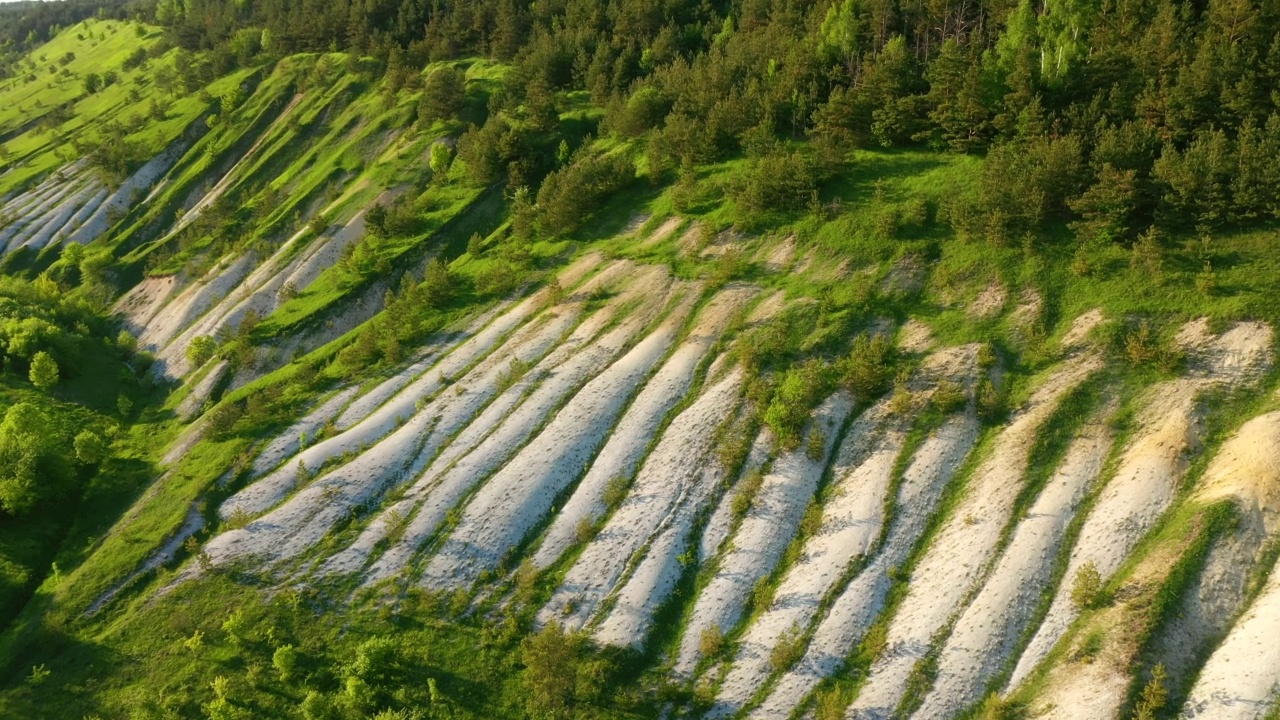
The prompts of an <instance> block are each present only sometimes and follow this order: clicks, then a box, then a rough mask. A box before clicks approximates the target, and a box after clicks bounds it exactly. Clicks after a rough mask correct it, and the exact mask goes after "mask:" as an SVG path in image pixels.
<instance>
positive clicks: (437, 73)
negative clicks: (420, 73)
mask: <svg viewBox="0 0 1280 720" xmlns="http://www.w3.org/2000/svg"><path fill="white" fill-rule="evenodd" d="M466 81H467V79H466V75H464V74H463V72H462V70H460V69H458V68H456V67H452V66H450V67H441V68H436V69H435V70H432V71H431V74H430V75H427V78H426V80H424V81H423V83H422V99H421V100H419V102H418V121H419V122H421V123H422V124H423V125H430V124H431V123H433V122H435V121H436V120H451V119H453V118H455V117H457V116H458V113H459V112H460V111H461V110H462V104H463V102H464V101H465V100H466Z"/></svg>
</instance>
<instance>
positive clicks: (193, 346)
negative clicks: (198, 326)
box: [186, 335, 218, 370]
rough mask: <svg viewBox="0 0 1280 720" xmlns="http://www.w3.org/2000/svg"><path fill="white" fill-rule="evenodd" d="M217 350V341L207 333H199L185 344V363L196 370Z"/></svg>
mask: <svg viewBox="0 0 1280 720" xmlns="http://www.w3.org/2000/svg"><path fill="white" fill-rule="evenodd" d="M217 351H218V343H217V341H216V340H214V339H213V338H211V337H209V336H208V335H200V336H197V337H194V338H192V339H191V342H190V343H188V344H187V352H186V355H187V364H189V365H190V366H191V369H192V370H196V369H198V368H201V367H203V366H204V364H205V363H207V362H209V361H210V360H212V359H213V355H214V353H216V352H217Z"/></svg>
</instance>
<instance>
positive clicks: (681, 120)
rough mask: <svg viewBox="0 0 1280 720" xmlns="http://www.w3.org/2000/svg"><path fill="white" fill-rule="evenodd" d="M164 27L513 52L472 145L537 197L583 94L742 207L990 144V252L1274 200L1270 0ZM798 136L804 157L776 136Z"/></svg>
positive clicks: (334, 13)
mask: <svg viewBox="0 0 1280 720" xmlns="http://www.w3.org/2000/svg"><path fill="white" fill-rule="evenodd" d="M155 20H156V21H157V22H159V23H160V24H162V25H164V26H166V27H168V28H170V33H171V37H172V40H173V42H175V43H177V44H178V45H180V46H181V47H184V48H187V49H189V50H198V49H203V50H209V51H212V53H213V57H214V58H218V57H220V56H221V57H224V58H225V59H224V60H223V61H222V62H223V63H225V64H226V65H228V66H229V65H230V64H231V63H233V62H234V59H235V58H237V57H238V58H241V59H245V58H248V57H252V56H253V55H254V54H255V53H258V52H262V53H268V54H273V53H274V54H283V53H290V52H299V51H317V50H334V49H340V50H349V51H353V52H357V53H371V54H373V55H374V56H375V57H377V58H378V59H379V60H380V61H381V62H382V64H383V67H384V72H385V73H386V74H387V81H386V82H387V83H388V85H389V86H390V88H391V90H392V91H397V90H399V89H400V88H401V86H403V85H405V84H406V83H407V82H408V80H407V79H406V78H408V77H410V75H409V74H407V73H410V72H412V69H413V68H416V67H421V66H422V65H423V64H425V63H427V62H431V61H439V60H446V59H452V58H460V57H467V56H473V55H486V56H490V57H493V58H497V59H501V60H506V61H511V62H513V63H514V64H515V70H514V71H513V72H512V73H511V74H510V75H508V76H507V79H506V82H505V85H504V91H503V92H502V94H501V95H500V96H499V97H497V98H495V99H494V100H493V101H491V108H494V109H498V108H506V109H516V108H519V109H520V111H521V112H522V113H523V114H524V115H525V116H526V117H527V118H528V119H529V120H530V123H529V125H528V126H527V127H525V128H504V127H501V126H499V127H494V124H495V123H499V124H500V123H502V122H503V121H502V119H501V117H500V115H499V114H497V113H494V114H493V115H492V116H491V117H492V120H491V121H490V123H489V124H487V125H486V126H484V127H482V128H480V129H479V130H477V131H476V133H475V135H474V140H475V142H472V143H465V142H464V144H463V152H464V153H469V154H470V156H471V158H472V159H475V160H479V161H480V162H478V163H473V164H475V165H480V166H484V167H485V172H480V173H478V178H477V179H478V181H480V182H487V181H490V180H491V179H492V178H494V177H496V176H497V174H499V173H505V174H507V175H509V176H513V177H514V184H516V185H524V184H528V185H531V186H535V187H536V186H537V184H538V182H539V181H540V179H541V177H542V175H543V174H544V173H545V172H546V171H547V170H548V169H549V168H548V167H547V165H546V163H544V162H542V161H541V158H544V157H545V151H544V150H543V148H541V147H539V144H538V143H537V142H533V141H530V140H529V139H528V138H522V137H521V134H522V133H524V134H532V135H537V130H538V127H539V122H538V118H539V117H545V116H546V113H547V112H548V105H549V104H551V103H552V102H553V100H552V98H553V94H554V93H555V92H558V91H564V90H569V89H578V90H586V91H589V92H590V95H591V99H592V101H593V102H595V103H597V104H599V105H603V106H605V107H607V108H608V114H607V116H606V118H605V121H604V127H603V128H602V132H608V133H610V134H613V135H616V136H619V137H623V138H632V137H639V136H645V135H647V136H648V140H647V142H648V152H647V157H648V161H649V163H650V164H651V165H652V166H654V167H657V168H660V169H663V170H666V171H667V172H670V173H672V174H678V173H679V172H680V168H682V167H687V166H689V165H691V164H695V163H705V162H710V161H713V160H715V159H717V158H723V157H726V156H730V155H734V154H737V153H745V154H747V155H748V156H750V157H752V158H754V159H755V160H754V163H753V168H754V169H755V172H754V173H748V174H747V176H746V177H744V178H743V179H742V185H743V187H742V188H741V191H740V192H741V193H742V197H743V199H744V201H745V202H744V203H743V204H744V205H745V206H746V207H748V208H752V209H756V208H758V209H760V210H769V209H783V210H785V209H787V208H799V207H805V206H807V205H808V203H809V201H810V196H811V195H812V194H813V193H814V192H815V191H816V190H817V189H818V186H819V185H820V184H821V183H822V181H823V180H824V179H825V178H828V177H830V176H831V175H832V174H834V173H835V172H837V171H838V167H837V166H838V164H839V161H840V160H839V159H840V158H841V157H842V155H841V150H842V149H847V148H849V147H875V146H879V147H910V146H927V147H929V148H935V149H945V150H947V151H951V152H957V153H984V152H985V153H988V154H989V160H988V163H987V165H986V174H987V178H988V179H987V181H985V182H984V183H983V184H982V186H981V189H980V197H979V198H977V205H976V207H974V208H965V207H957V208H953V209H951V210H950V213H951V219H952V221H953V223H954V224H956V225H958V226H960V227H963V228H964V230H965V231H966V232H971V233H978V234H984V235H987V236H990V237H991V238H992V239H993V240H996V241H998V242H1015V241H1017V238H1019V237H1020V236H1021V235H1022V234H1023V233H1025V232H1028V231H1031V230H1034V229H1036V228H1037V227H1039V226H1040V225H1041V224H1042V223H1044V222H1045V221H1047V220H1055V219H1063V218H1069V219H1072V220H1074V221H1075V224H1074V225H1073V227H1074V228H1075V230H1076V235H1077V237H1078V239H1079V241H1080V242H1083V243H1097V242H1102V243H1105V242H1118V241H1131V240H1133V239H1134V238H1136V237H1137V236H1138V235H1139V234H1140V233H1141V232H1143V231H1144V230H1145V229H1146V228H1147V227H1149V226H1151V225H1152V224H1155V225H1156V226H1158V227H1166V228H1185V227H1191V226H1194V227H1196V228H1199V229H1200V231H1201V232H1210V231H1212V230H1213V229H1215V228H1217V227H1221V226H1223V225H1226V224H1237V223H1251V222H1257V221H1260V220H1266V219H1272V218H1275V217H1277V214H1278V213H1280V170H1277V169H1276V167H1275V165H1274V163H1273V162H1271V159H1273V158H1274V157H1276V155H1277V151H1280V115H1277V111H1278V110H1280V107H1278V106H1277V102H1280V97H1278V96H1277V87H1280V8H1277V7H1276V6H1275V5H1274V4H1272V3H1267V2H1261V1H1259V0H1254V1H1251V0H1211V1H1208V2H1177V1H1176V0H1094V1H1091V2H1074V1H1073V2H1067V1H1063V0H1045V1H1044V2H1033V1H1032V0H1025V1H1024V2H1020V3H1014V2H1007V1H1004V0H995V1H986V2H977V1H973V2H967V1H966V2H962V1H947V2H900V1H898V0H843V1H842V2H837V3H825V2H797V1H788V0H775V1H773V2H766V1H764V0H760V1H758V2H734V3H705V2H703V3H693V2H679V1H674V2H663V3H647V2H623V1H621V0H615V1H613V2H609V3H604V4H601V3H595V2H574V1H572V0H570V1H568V2H549V3H538V4H537V5H536V6H535V5H533V4H525V3H520V2H516V0H498V1H494V2H465V3H448V2H434V3H427V2H402V3H399V2H398V3H392V2H381V3H378V2H367V3H358V2H353V3H347V2H333V3H325V2H294V1H290V0H280V1H269V2H259V3H253V4H252V5H251V6H243V5H239V4H234V5H233V4H227V3H222V2H215V1H209V2H202V1H200V0H197V1H195V2H190V3H177V2H168V1H167V0H161V2H159V3H158V4H157V6H156V8H155ZM214 62H215V63H217V62H218V61H217V60H216V59H215V61H214ZM804 137H808V138H812V139H813V140H814V141H815V143H814V147H813V150H812V152H805V153H799V154H796V153H795V152H794V151H793V150H792V149H791V148H788V147H787V145H786V141H787V140H790V139H797V138H804ZM1015 188H1017V190H1016V191H1015V190H1014V189H1015ZM978 216H981V217H982V220H981V221H979V220H977V219H976V218H977V217H978Z"/></svg>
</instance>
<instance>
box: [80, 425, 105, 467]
mask: <svg viewBox="0 0 1280 720" xmlns="http://www.w3.org/2000/svg"><path fill="white" fill-rule="evenodd" d="M73 445H74V447H75V451H76V460H79V461H80V462H82V463H84V464H85V465H97V464H98V463H99V462H101V461H102V459H103V458H104V457H106V455H107V441H106V440H103V439H102V436H101V435H99V434H98V433H96V432H94V431H92V430H81V431H80V433H79V434H78V435H76V439H75V442H74V443H73Z"/></svg>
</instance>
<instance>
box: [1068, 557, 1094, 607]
mask: <svg viewBox="0 0 1280 720" xmlns="http://www.w3.org/2000/svg"><path fill="white" fill-rule="evenodd" d="M1101 593H1102V573H1100V572H1098V566H1097V565H1095V564H1094V563H1093V561H1092V560H1090V561H1089V562H1086V563H1085V564H1084V565H1081V566H1080V569H1079V570H1077V571H1076V577H1075V580H1073V581H1072V583H1071V602H1072V604H1074V605H1075V606H1076V608H1077V609H1080V610H1087V609H1089V608H1091V607H1094V605H1095V604H1096V603H1097V602H1098V599H1099V596H1100V594H1101Z"/></svg>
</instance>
